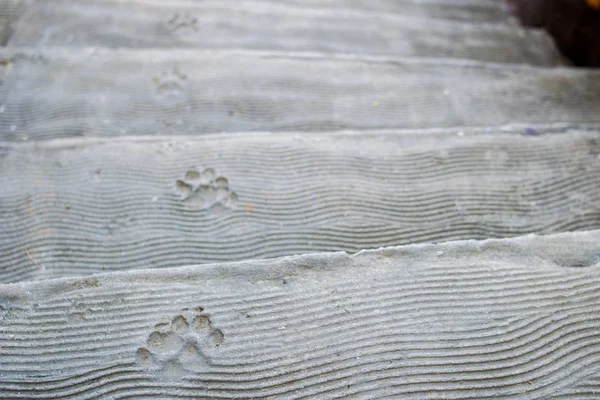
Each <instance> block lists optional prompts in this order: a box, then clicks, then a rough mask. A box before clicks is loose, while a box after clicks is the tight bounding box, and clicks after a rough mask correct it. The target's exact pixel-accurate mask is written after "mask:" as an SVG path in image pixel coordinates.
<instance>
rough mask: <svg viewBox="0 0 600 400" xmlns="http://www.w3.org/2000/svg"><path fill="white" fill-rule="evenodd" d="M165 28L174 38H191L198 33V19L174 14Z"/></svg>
mask: <svg viewBox="0 0 600 400" xmlns="http://www.w3.org/2000/svg"><path fill="white" fill-rule="evenodd" d="M165 26H166V27H167V29H168V30H169V31H170V32H171V33H172V34H173V35H175V36H178V37H185V36H191V35H194V34H195V33H197V32H198V18H196V17H194V16H191V15H189V14H184V13H176V14H173V15H172V16H171V18H169V19H168V20H167V21H166V22H165Z"/></svg>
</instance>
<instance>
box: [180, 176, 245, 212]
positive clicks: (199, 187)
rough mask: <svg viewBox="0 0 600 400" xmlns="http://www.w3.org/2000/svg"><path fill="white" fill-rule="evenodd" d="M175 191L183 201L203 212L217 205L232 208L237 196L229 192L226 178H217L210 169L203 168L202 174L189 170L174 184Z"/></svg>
mask: <svg viewBox="0 0 600 400" xmlns="http://www.w3.org/2000/svg"><path fill="white" fill-rule="evenodd" d="M175 189H176V191H177V193H179V195H181V198H182V200H183V201H185V202H187V203H190V204H193V205H197V206H199V207H200V208H202V209H203V210H208V209H210V208H212V207H213V206H215V205H217V204H220V205H221V206H223V207H225V208H233V207H234V206H235V204H236V203H237V195H236V194H235V193H234V192H232V191H231V190H229V182H228V181H227V178H224V177H222V176H219V177H217V174H216V173H215V170H213V169H212V168H205V169H204V170H203V171H202V172H199V170H198V169H190V170H189V171H187V172H186V173H185V176H184V177H183V179H180V180H177V181H176V182H175Z"/></svg>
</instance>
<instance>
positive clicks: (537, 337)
mask: <svg viewBox="0 0 600 400" xmlns="http://www.w3.org/2000/svg"><path fill="white" fill-rule="evenodd" d="M598 243H600V233H599V232H598V231H594V232H585V233H567V234H560V235H555V236H549V237H526V238H519V239H509V240H488V241H484V242H475V241H470V242H457V243H449V244H441V245H412V246H406V247H398V248H390V249H386V250H379V251H368V252H361V253H360V254H358V255H355V256H348V255H345V254H340V253H334V254H321V255H308V256H306V255H305V256H300V257H293V258H283V259H277V260H271V261H253V262H243V263H237V264H219V265H209V266H196V267H187V268H177V269H166V270H160V271H136V272H132V273H114V274H106V275H98V276H94V277H89V278H86V279H82V278H72V279H62V280H51V281H44V282H28V283H22V284H14V285H2V286H0V299H2V300H0V301H2V308H1V309H0V310H1V312H2V314H1V318H2V320H1V321H0V323H1V328H0V363H1V365H2V374H0V396H1V397H2V398H4V399H67V398H68V399H97V398H111V399H124V398H138V399H141V398H144V399H165V398H169V399H190V398H194V399H197V398H207V399H208V398H210V399H255V398H257V397H258V398H272V399H300V398H303V399H339V398H344V399H375V398H397V399H411V400H413V399H431V398H432V397H434V398H435V397H437V398H444V399H446V398H452V399H474V398H476V399H494V398H498V399H500V398H502V399H506V398H526V399H550V398H552V399H557V398H582V396H587V395H588V394H589V395H590V396H591V397H593V394H594V393H598V392H599V391H600V386H599V381H600V378H599V371H600V357H599V356H598V354H599V353H600V342H599V340H598V335H597V332H598V330H600V321H599V320H598V317H597V315H598V313H600V278H599V276H600V275H599V272H600V270H599V269H600V264H599V262H600V252H599V248H598Z"/></svg>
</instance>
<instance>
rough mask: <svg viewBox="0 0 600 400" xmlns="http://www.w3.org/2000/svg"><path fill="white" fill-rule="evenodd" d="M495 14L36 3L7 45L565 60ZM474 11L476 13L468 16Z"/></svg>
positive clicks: (455, 5) (379, 5)
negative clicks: (250, 50) (236, 49)
mask: <svg viewBox="0 0 600 400" xmlns="http://www.w3.org/2000/svg"><path fill="white" fill-rule="evenodd" d="M488 5H489V4H488ZM497 8H498V7H497V6H495V7H486V5H485V3H484V4H483V5H479V6H477V5H475V3H474V2H472V1H470V2H449V1H441V2H440V1H436V2H425V3H424V4H420V3H419V4H417V3H415V2H413V1H398V2H391V1H380V2H367V3H364V2H361V4H356V2H349V1H329V2H319V3H314V2H313V3H311V2H309V3H307V4H304V3H303V2H293V1H283V2H282V1H272V0H271V1H265V0H259V1H256V0H254V1H223V0H212V1H199V2H196V1H143V2H139V1H120V0H112V1H106V0H89V1H85V2H81V1H78V0H50V1H39V0H35V1H26V2H23V5H22V7H21V11H20V13H19V17H18V18H16V19H15V20H14V21H13V24H12V26H13V34H12V35H11V37H10V41H9V45H10V46H16V47H42V48H46V47H52V46H78V47H81V46H83V47H111V48H118V47H133V48H164V49H173V48H194V49H231V48H234V49H235V48H240V49H255V50H282V51H318V52H325V53H328V52H334V53H350V54H367V55H391V56H409V57H431V58H467V59H473V60H480V61H490V62H512V63H527V64H533V65H543V66H552V65H558V64H560V63H561V58H560V56H559V55H558V52H557V51H556V49H555V47H554V44H553V42H552V40H551V39H550V38H549V37H548V36H547V35H546V34H545V33H543V32H542V31H530V30H524V29H520V28H517V27H516V26H514V25H510V24H508V23H507V22H506V19H507V18H506V17H503V18H502V19H501V20H500V21H495V20H496V13H497V11H498V10H497ZM474 9H480V10H482V12H481V13H480V14H477V13H475V14H473V13H472V11H473V10H474ZM483 11H485V12H483ZM461 16H464V18H461ZM467 16H468V17H467Z"/></svg>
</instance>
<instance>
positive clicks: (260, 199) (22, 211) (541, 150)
mask: <svg viewBox="0 0 600 400" xmlns="http://www.w3.org/2000/svg"><path fill="white" fill-rule="evenodd" d="M538 129H539V131H537V132H538V134H537V135H531V134H529V135H528V134H526V132H527V130H526V129H524V127H515V128H504V129H501V128H493V129H487V130H486V129H470V130H455V129H454V130H437V131H434V130H432V131H421V130H420V131H389V132H379V133H376V132H371V133H366V132H346V133H332V132H329V133H327V134H321V133H319V134H306V133H303V134H300V133H299V134H293V135H281V134H278V133H273V134H268V133H263V134H256V133H240V134H227V135H209V136H204V137H183V136H179V137H172V138H164V137H163V138H155V137H139V138H120V139H94V138H82V139H61V140H53V141H46V142H43V143H35V142H33V143H23V144H15V143H5V144H0V153H1V154H2V156H1V157H0V187H2V190H1V191H0V219H2V220H3V221H4V223H3V225H2V226H1V227H0V281H2V282H14V281H20V280H29V279H44V278H53V277H61V276H72V275H79V274H91V273H97V272H103V271H118V270H128V269H135V268H166V267H177V266H181V265H185V264H198V263H207V262H218V261H240V260H244V259H254V258H261V257H277V256H284V255H292V254H299V253H304V252H315V251H339V250H343V251H349V252H356V251H359V250H361V249H364V248H377V247H381V246H391V245H398V244H408V243H415V242H440V241H446V240H458V239H484V238H488V237H511V236H517V235H522V234H527V233H530V232H535V233H552V232H561V231H567V230H584V229H600V194H599V192H598V187H599V185H600V158H599V156H598V154H599V153H600V134H599V133H598V129H597V128H595V127H589V128H588V130H582V129H574V128H566V127H562V128H561V127H538Z"/></svg>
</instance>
